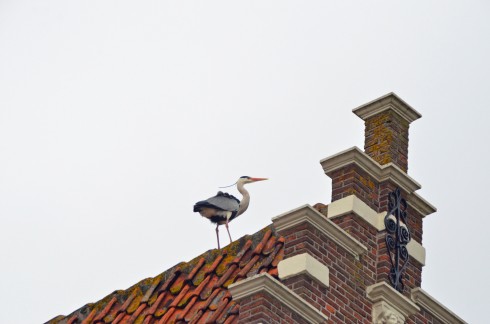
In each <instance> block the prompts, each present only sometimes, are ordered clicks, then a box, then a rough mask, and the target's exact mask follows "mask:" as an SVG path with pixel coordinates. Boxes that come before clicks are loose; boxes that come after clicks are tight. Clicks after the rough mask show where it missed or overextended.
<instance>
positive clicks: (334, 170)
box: [320, 147, 421, 211]
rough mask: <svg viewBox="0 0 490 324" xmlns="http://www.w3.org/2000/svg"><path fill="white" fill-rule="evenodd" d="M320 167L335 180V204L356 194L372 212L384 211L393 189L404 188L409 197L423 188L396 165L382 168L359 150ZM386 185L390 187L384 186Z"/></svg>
mask: <svg viewBox="0 0 490 324" xmlns="http://www.w3.org/2000/svg"><path fill="white" fill-rule="evenodd" d="M320 164H321V165H322V167H323V170H324V171H325V174H326V175H327V176H329V177H330V178H332V201H335V200H338V199H341V198H344V197H346V196H349V195H352V194H355V195H356V196H358V197H359V198H360V199H361V200H362V201H364V202H365V203H366V204H367V205H369V206H370V207H371V208H373V209H375V210H376V211H382V208H383V207H384V206H383V201H384V200H386V198H387V193H388V192H389V191H390V190H389V189H391V188H390V187H400V189H401V190H402V191H404V192H405V193H408V194H410V193H412V192H414V191H416V190H418V189H420V188H421V186H420V184H419V183H418V182H416V181H415V180H414V179H412V178H411V177H409V176H408V175H407V174H406V173H405V172H403V171H402V170H401V169H400V168H399V167H397V166H396V165H394V164H393V163H388V164H385V165H381V164H379V163H378V162H376V161H374V160H373V159H372V158H371V157H370V156H368V155H367V154H366V153H364V152H362V151H361V150H360V149H359V148H357V147H352V148H350V149H347V150H345V151H343V152H340V153H338V154H335V155H332V156H330V157H327V158H325V159H323V160H321V161H320ZM386 183H389V184H390V185H389V186H387V185H383V184H386ZM380 209H381V210H380Z"/></svg>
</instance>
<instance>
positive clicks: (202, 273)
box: [47, 226, 284, 324]
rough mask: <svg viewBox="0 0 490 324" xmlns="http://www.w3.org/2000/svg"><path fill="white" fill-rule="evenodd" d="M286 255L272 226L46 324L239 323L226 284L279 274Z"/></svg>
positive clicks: (282, 243)
mask: <svg viewBox="0 0 490 324" xmlns="http://www.w3.org/2000/svg"><path fill="white" fill-rule="evenodd" d="M283 256H284V238H282V237H277V236H276V235H275V234H274V233H273V229H272V227H271V226H269V227H266V228H264V229H262V230H261V231H259V232H257V233H255V234H254V235H250V236H249V235H247V236H244V237H242V238H241V239H239V240H237V241H235V242H233V243H232V244H230V245H228V246H227V247H225V248H223V249H221V250H216V249H215V250H209V251H207V252H205V253H204V254H202V255H201V256H198V257H197V258H195V259H194V260H192V261H190V262H187V263H185V262H183V263H180V264H177V265H176V266H174V267H173V268H171V269H169V270H167V271H165V272H164V273H162V274H160V275H158V276H156V277H155V278H148V279H145V280H142V281H140V282H139V283H137V284H136V285H134V286H132V287H130V288H129V289H127V290H118V291H115V292H113V293H112V294H110V295H109V296H107V297H105V298H104V299H102V300H100V301H98V302H96V303H93V304H87V305H85V306H83V307H82V308H80V309H78V310H76V311H75V312H73V313H72V314H70V315H68V316H61V315H60V316H57V317H55V318H53V319H52V320H50V321H48V322H47V324H48V323H49V324H58V323H69V324H75V323H77V324H78V323H83V324H88V323H112V324H123V323H145V324H146V323H226V324H228V323H237V322H238V314H239V305H238V304H236V303H235V302H234V301H233V300H232V298H231V295H230V292H229V291H228V289H227V287H228V286H229V285H230V284H232V283H234V282H237V281H239V280H241V279H243V278H246V277H250V276H253V275H255V274H258V273H263V272H268V273H269V274H271V275H272V276H274V277H277V264H278V263H279V261H281V260H282V259H283Z"/></svg>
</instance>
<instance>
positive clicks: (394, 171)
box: [320, 147, 421, 193]
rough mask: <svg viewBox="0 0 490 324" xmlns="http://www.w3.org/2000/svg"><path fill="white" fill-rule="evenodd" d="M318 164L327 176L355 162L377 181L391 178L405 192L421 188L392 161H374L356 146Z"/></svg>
mask: <svg viewBox="0 0 490 324" xmlns="http://www.w3.org/2000/svg"><path fill="white" fill-rule="evenodd" d="M320 164H321V165H322V167H323V170H324V171H325V174H326V175H327V176H331V174H332V173H333V172H334V171H337V170H339V169H341V168H343V167H346V166H348V165H350V164H355V165H357V166H358V167H359V168H361V169H362V170H364V171H365V172H367V173H368V174H369V175H370V176H371V177H373V178H374V179H376V181H377V182H378V183H381V182H384V181H386V180H391V181H393V183H395V184H396V185H397V186H399V187H400V188H401V189H403V190H405V192H408V193H412V192H414V191H416V190H418V189H420V188H421V186H420V184H419V183H418V182H417V181H415V180H414V179H412V178H411V177H409V176H408V175H407V174H406V173H405V172H403V171H402V170H401V169H400V168H399V167H397V166H396V165H394V164H393V163H387V164H384V165H381V164H379V163H378V162H376V161H374V160H373V159H372V158H371V157H370V156H369V155H367V154H366V153H364V152H363V151H361V150H360V149H359V148H358V147H351V148H350V149H347V150H345V151H342V152H340V153H338V154H335V155H332V156H329V157H327V158H324V159H323V160H321V161H320Z"/></svg>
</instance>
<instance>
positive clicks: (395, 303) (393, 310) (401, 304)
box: [366, 282, 420, 324]
mask: <svg viewBox="0 0 490 324" xmlns="http://www.w3.org/2000/svg"><path fill="white" fill-rule="evenodd" d="M366 296H367V298H368V299H369V300H370V301H371V302H373V308H372V318H373V323H374V324H378V323H379V324H381V323H384V322H383V319H384V318H389V317H390V315H394V316H395V317H396V318H397V322H396V323H405V321H406V320H407V318H408V317H409V316H411V315H414V314H417V313H418V312H419V311H420V308H419V307H418V306H417V305H415V303H414V302H412V301H411V300H410V299H408V298H407V297H405V296H403V295H402V294H400V293H399V292H398V291H396V290H395V289H393V288H392V287H391V286H389V285H388V284H387V283H386V282H379V283H376V284H374V285H371V286H369V287H367V288H366Z"/></svg>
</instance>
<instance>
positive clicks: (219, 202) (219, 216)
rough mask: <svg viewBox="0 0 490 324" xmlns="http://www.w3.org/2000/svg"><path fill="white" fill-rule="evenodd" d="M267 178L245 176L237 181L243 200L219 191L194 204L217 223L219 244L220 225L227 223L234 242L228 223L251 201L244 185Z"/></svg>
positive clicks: (195, 208)
mask: <svg viewBox="0 0 490 324" xmlns="http://www.w3.org/2000/svg"><path fill="white" fill-rule="evenodd" d="M262 180H267V179H266V178H251V177H248V176H243V177H240V178H239V179H238V181H237V182H236V185H237V190H238V191H239V192H240V193H241V194H242V201H240V200H238V199H237V198H235V197H234V196H232V195H230V194H228V193H225V192H221V191H219V192H218V194H217V195H216V196H214V197H211V198H208V199H206V200H201V201H198V202H197V203H195V204H194V212H198V213H199V214H201V216H203V217H206V218H207V219H209V220H210V221H211V222H212V223H214V224H216V239H217V240H218V249H219V248H220V246H219V234H218V232H219V230H218V227H219V225H223V224H224V225H225V226H226V230H227V232H228V236H229V237H230V243H231V242H232V239H231V235H230V230H229V228H228V223H229V222H230V221H231V220H233V219H234V218H236V217H238V216H240V215H241V214H243V213H244V212H245V211H246V210H247V208H248V205H249V203H250V195H249V193H248V191H247V190H245V188H244V185H245V184H247V183H252V182H256V181H262Z"/></svg>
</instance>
